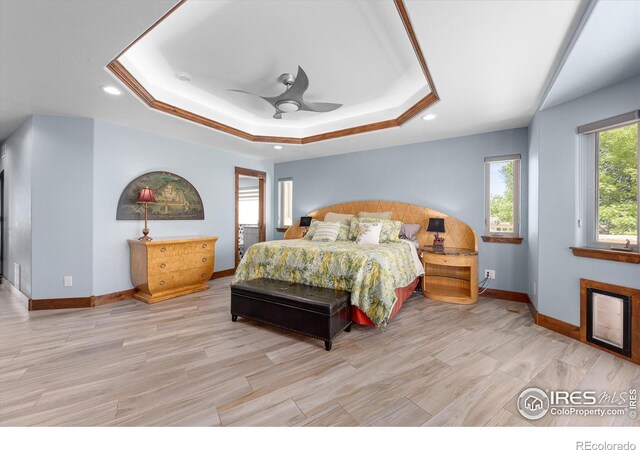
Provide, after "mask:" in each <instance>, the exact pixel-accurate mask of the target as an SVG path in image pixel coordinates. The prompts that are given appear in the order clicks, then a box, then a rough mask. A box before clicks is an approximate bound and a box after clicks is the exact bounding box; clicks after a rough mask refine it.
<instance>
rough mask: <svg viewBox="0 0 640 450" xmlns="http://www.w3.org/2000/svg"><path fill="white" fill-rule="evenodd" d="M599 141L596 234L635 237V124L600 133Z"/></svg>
mask: <svg viewBox="0 0 640 450" xmlns="http://www.w3.org/2000/svg"><path fill="white" fill-rule="evenodd" d="M599 139H600V143H599V155H598V157H599V158H598V159H599V167H598V170H599V185H598V188H599V189H598V193H599V198H598V202H599V217H598V224H599V227H598V231H599V233H600V234H605V235H609V234H613V235H630V236H636V235H637V227H638V223H637V221H638V125H637V124H633V125H628V126H625V127H621V128H615V129H612V130H607V131H602V132H600V133H599ZM632 240H633V239H632Z"/></svg>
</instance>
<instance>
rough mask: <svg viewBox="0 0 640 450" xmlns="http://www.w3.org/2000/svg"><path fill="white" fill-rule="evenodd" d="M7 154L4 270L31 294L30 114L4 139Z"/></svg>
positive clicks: (1, 163)
mask: <svg viewBox="0 0 640 450" xmlns="http://www.w3.org/2000/svg"><path fill="white" fill-rule="evenodd" d="M3 145H5V146H6V151H7V156H6V157H5V158H2V159H0V170H4V214H5V216H4V222H3V224H2V225H3V248H4V261H3V267H2V273H3V274H4V277H5V278H6V279H7V280H9V282H10V283H11V284H13V285H14V286H16V285H18V284H19V285H20V290H21V291H22V293H23V294H25V295H26V296H27V297H30V296H31V163H32V159H33V156H32V153H33V124H32V118H31V117H29V118H28V119H27V120H26V121H25V122H24V123H23V124H22V125H21V126H20V127H19V128H18V129H17V130H16V131H14V132H13V134H12V135H11V136H10V137H9V138H8V139H7V140H6V141H5V142H4V143H3ZM16 263H17V264H20V266H21V272H20V280H19V283H17V281H18V280H16V279H15V277H14V264H16Z"/></svg>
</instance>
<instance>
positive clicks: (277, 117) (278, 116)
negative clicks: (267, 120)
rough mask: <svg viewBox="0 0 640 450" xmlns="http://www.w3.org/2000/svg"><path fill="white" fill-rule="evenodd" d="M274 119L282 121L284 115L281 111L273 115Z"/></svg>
mask: <svg viewBox="0 0 640 450" xmlns="http://www.w3.org/2000/svg"><path fill="white" fill-rule="evenodd" d="M273 118H274V119H282V113H281V112H280V111H276V113H275V114H274V115H273Z"/></svg>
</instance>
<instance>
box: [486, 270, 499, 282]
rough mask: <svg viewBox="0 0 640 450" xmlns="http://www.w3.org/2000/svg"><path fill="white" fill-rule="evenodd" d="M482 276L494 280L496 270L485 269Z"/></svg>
mask: <svg viewBox="0 0 640 450" xmlns="http://www.w3.org/2000/svg"><path fill="white" fill-rule="evenodd" d="M484 277H485V278H489V279H490V280H495V279H496V271H495V270H490V269H485V271H484Z"/></svg>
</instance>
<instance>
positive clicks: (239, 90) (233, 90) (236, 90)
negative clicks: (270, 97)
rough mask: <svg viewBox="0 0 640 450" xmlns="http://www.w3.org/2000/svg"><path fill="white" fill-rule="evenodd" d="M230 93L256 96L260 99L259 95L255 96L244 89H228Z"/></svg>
mask: <svg viewBox="0 0 640 450" xmlns="http://www.w3.org/2000/svg"><path fill="white" fill-rule="evenodd" d="M227 91H229V92H241V93H243V94H249V95H255V96H256V97H260V96H259V95H258V94H254V93H253V92H248V91H243V90H242V89H227Z"/></svg>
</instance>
